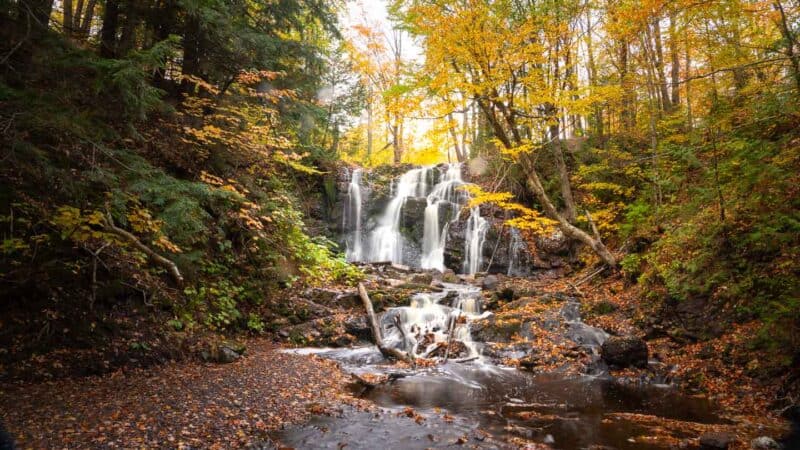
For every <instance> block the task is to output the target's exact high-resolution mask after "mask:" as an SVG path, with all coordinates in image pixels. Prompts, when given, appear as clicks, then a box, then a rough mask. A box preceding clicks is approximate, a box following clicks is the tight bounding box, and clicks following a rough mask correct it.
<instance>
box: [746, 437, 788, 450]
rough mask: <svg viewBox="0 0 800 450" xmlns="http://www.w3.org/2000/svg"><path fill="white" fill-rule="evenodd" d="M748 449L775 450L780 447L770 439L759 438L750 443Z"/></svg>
mask: <svg viewBox="0 0 800 450" xmlns="http://www.w3.org/2000/svg"><path fill="white" fill-rule="evenodd" d="M750 448H751V449H753V450H777V449H780V448H781V445H780V444H778V443H777V442H776V441H775V439H772V438H771V437H768V436H760V437H757V438H755V439H753V440H752V441H750Z"/></svg>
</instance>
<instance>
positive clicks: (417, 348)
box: [381, 284, 481, 356]
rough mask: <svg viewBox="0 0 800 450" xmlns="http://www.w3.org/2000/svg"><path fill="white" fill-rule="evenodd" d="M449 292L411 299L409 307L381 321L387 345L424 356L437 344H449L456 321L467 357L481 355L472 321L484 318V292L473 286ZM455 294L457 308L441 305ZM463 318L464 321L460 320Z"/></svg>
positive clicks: (388, 313)
mask: <svg viewBox="0 0 800 450" xmlns="http://www.w3.org/2000/svg"><path fill="white" fill-rule="evenodd" d="M446 290H447V291H448V292H440V293H418V294H415V295H414V296H413V297H412V298H411V302H410V304H409V306H401V307H395V308H390V309H388V310H387V311H386V313H384V314H383V316H382V317H381V327H382V329H383V332H384V341H385V342H386V344H387V345H389V346H392V347H395V348H398V349H401V350H404V351H409V352H412V353H414V354H415V355H417V356H422V355H424V354H426V353H428V352H429V351H430V350H432V349H433V348H435V347H436V346H437V344H442V343H445V342H447V341H448V339H449V336H448V332H449V331H450V329H449V325H450V324H451V323H452V322H451V321H454V322H455V323H454V324H453V329H452V332H453V338H454V339H456V340H458V341H461V342H462V343H463V344H464V345H465V347H466V348H467V353H468V355H467V356H477V355H478V351H477V348H476V346H475V344H474V342H473V341H472V337H471V335H470V330H469V320H471V319H474V318H477V317H481V316H480V315H479V310H480V302H479V297H480V290H479V289H478V288H476V287H473V286H466V285H455V284H452V285H447V287H446ZM452 292H455V293H456V298H455V299H454V300H453V303H452V305H453V306H447V305H443V304H441V303H440V302H441V300H443V299H444V298H445V297H448V293H452ZM459 317H461V318H462V320H458V318H459ZM398 319H399V320H398ZM463 319H468V320H463ZM397 322H399V323H400V324H401V326H402V327H403V330H402V331H401V330H400V329H398V327H397Z"/></svg>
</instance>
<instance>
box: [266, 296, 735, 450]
mask: <svg viewBox="0 0 800 450" xmlns="http://www.w3.org/2000/svg"><path fill="white" fill-rule="evenodd" d="M479 299H480V292H479V290H478V289H477V288H475V287H472V286H468V285H457V284H446V285H445V289H444V292H441V293H419V294H416V295H415V296H413V298H412V299H411V301H410V304H409V306H406V307H398V308H389V309H388V310H387V311H386V312H384V313H383V314H382V315H381V328H382V330H383V333H384V336H385V341H386V342H387V343H389V344H390V345H392V346H394V347H396V348H398V349H405V350H407V351H410V352H414V354H416V355H418V356H419V355H423V354H426V353H429V352H430V349H431V348H435V347H436V346H437V345H439V346H440V347H441V346H442V344H437V343H441V342H446V343H447V342H448V339H452V340H458V341H460V342H462V343H463V345H462V346H459V347H458V348H459V350H458V351H457V352H458V353H459V354H456V355H445V357H447V356H449V357H450V358H449V359H447V360H445V358H443V357H442V354H441V352H439V353H438V354H437V353H433V354H434V355H437V356H433V358H435V359H437V360H438V362H439V363H438V364H436V365H434V366H433V367H418V368H416V369H410V368H407V369H402V368H399V367H398V366H397V365H395V364H394V363H392V362H390V361H387V360H386V359H385V358H384V357H383V356H382V355H381V353H380V352H379V351H378V349H377V347H375V346H359V347H354V348H344V349H319V348H304V349H295V350H289V351H291V352H294V353H300V354H312V353H313V354H317V355H319V356H322V357H324V358H329V359H332V360H335V361H338V362H339V363H340V364H341V367H342V369H343V370H345V371H347V372H350V373H354V374H390V375H391V379H392V381H389V382H385V383H381V384H378V385H376V386H374V387H365V386H363V385H357V384H355V383H354V386H353V393H354V394H355V395H356V396H358V397H360V398H363V399H366V400H368V401H370V402H371V403H372V404H374V405H376V406H377V408H378V410H377V412H374V411H361V410H358V409H355V408H352V407H344V408H342V409H341V410H339V411H338V412H337V413H335V414H332V415H329V416H316V417H315V418H313V419H312V420H311V421H310V422H309V423H307V424H304V425H299V426H293V427H290V428H287V429H285V430H282V431H281V432H280V433H278V434H277V435H276V436H275V437H276V438H277V440H278V441H280V442H281V443H283V444H285V445H288V446H290V447H295V448H336V449H339V448H348V449H388V448H391V449H425V448H447V447H455V446H460V445H466V446H469V447H472V448H519V447H523V446H525V445H529V446H530V447H529V448H556V449H580V448H607V449H611V448H614V449H647V448H666V447H665V445H664V443H663V442H662V443H659V442H657V441H652V442H647V441H643V440H642V439H641V436H643V435H648V433H649V431H648V430H647V429H645V428H644V427H642V426H641V425H639V424H638V423H637V422H636V421H635V420H633V418H634V416H632V415H633V414H642V415H648V416H655V417H656V418H662V419H673V420H679V421H689V422H697V423H724V422H723V421H722V420H721V419H719V418H718V417H717V416H716V414H715V408H714V407H713V406H712V405H711V404H710V403H709V402H708V401H707V400H704V399H699V398H690V397H686V396H682V395H680V394H679V393H678V392H677V391H675V390H673V389H671V388H670V387H668V386H653V385H641V386H631V385H626V384H621V383H618V382H617V381H615V380H614V379H612V378H611V377H609V376H608V375H607V374H606V373H605V371H602V370H599V371H596V374H594V375H567V374H566V373H561V372H558V371H556V372H551V373H543V374H534V373H531V372H527V371H522V370H518V369H516V368H513V367H507V366H502V365H499V364H497V363H494V362H492V360H490V358H487V357H484V356H483V355H481V349H482V343H480V342H473V341H472V338H471V336H470V332H469V328H470V322H471V320H473V319H475V318H478V317H482V316H485V315H488V314H490V313H489V312H481V311H480V301H479ZM565 309H569V310H573V308H565ZM395 317H397V318H399V320H398V319H395ZM457 318H461V319H458V320H456V319H457ZM570 319H572V320H573V321H574V322H576V323H577V322H579V318H576V317H571V318H570ZM401 327H402V328H403V329H402V330H401V329H400V328H401ZM449 327H452V328H449ZM581 329H587V332H588V333H590V334H592V333H594V334H597V333H602V330H598V329H594V328H592V327H589V326H588V325H585V324H583V326H582V327H581ZM450 334H452V335H453V337H450ZM571 338H572V339H573V340H576V339H577V340H580V336H578V337H577V338H576V336H575V335H572V336H571ZM579 343H582V342H579ZM587 345H589V346H590V347H591V346H596V344H587ZM453 347H454V346H451V347H450V348H453ZM596 350H597V349H596V348H595V349H593V351H595V352H596ZM687 433H691V432H690V431H688V430H687ZM650 434H652V433H650ZM679 437H686V438H691V437H695V436H693V435H691V434H687V435H686V436H679ZM537 444H538V445H545V444H547V446H545V447H536V446H535V445H537Z"/></svg>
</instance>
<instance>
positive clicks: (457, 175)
mask: <svg viewBox="0 0 800 450" xmlns="http://www.w3.org/2000/svg"><path fill="white" fill-rule="evenodd" d="M462 185H464V181H463V180H462V179H461V166H460V165H458V164H448V166H447V170H446V171H445V173H444V175H443V176H442V178H441V180H440V181H439V183H438V184H436V186H434V187H433V189H432V190H431V193H430V194H428V196H427V198H426V200H427V206H426V207H425V228H424V233H423V237H422V262H421V266H422V268H423V269H438V270H444V245H445V235H446V234H447V226H448V225H449V223H450V221H451V219H452V218H453V216H455V214H456V213H457V212H458V208H459V206H460V204H461V203H462V202H460V198H461V196H460V195H459V194H460V192H459V191H458V188H459V187H460V186H462ZM442 205H445V206H446V207H448V208H449V213H450V214H449V215H450V217H448V218H447V220H446V222H445V223H444V225H442V224H441V221H440V220H439V211H440V207H441V206H442Z"/></svg>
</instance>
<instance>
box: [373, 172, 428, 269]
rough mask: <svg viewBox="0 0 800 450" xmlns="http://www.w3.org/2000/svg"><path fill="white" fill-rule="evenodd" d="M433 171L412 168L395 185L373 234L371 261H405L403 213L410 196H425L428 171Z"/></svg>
mask: <svg viewBox="0 0 800 450" xmlns="http://www.w3.org/2000/svg"><path fill="white" fill-rule="evenodd" d="M431 169H432V168H430V167H423V168H419V169H412V170H409V171H408V172H406V173H404V174H403V175H401V176H400V179H399V180H397V185H395V186H393V187H392V189H393V191H394V192H393V196H392V199H391V201H389V204H388V205H387V206H386V209H385V210H384V212H383V214H382V215H381V217H380V218H379V219H378V226H376V227H375V229H374V230H373V231H372V235H371V237H370V246H369V257H368V260H369V261H375V262H376V261H391V262H394V263H402V262H403V235H402V234H401V233H400V212H401V210H402V209H403V205H404V204H405V202H406V199H407V198H408V197H422V196H424V195H425V191H426V190H427V186H428V181H427V179H428V172H429V171H430V170H431Z"/></svg>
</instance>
